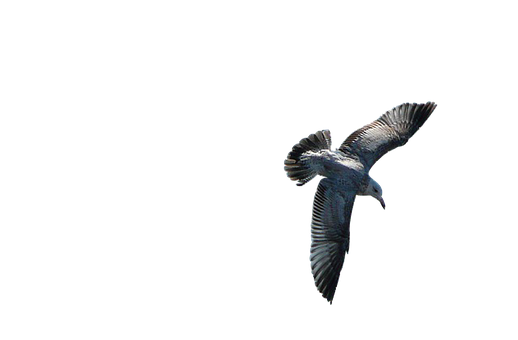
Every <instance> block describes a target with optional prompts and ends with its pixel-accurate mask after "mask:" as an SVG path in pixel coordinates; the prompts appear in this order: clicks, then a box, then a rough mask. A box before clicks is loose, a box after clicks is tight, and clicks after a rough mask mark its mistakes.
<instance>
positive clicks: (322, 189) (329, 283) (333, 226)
mask: <svg viewBox="0 0 518 340" xmlns="http://www.w3.org/2000/svg"><path fill="white" fill-rule="evenodd" d="M355 197H356V192H353V191H351V192H348V191H346V190H344V189H343V187H339V186H338V185H336V184H335V182H334V181H333V180H331V179H328V178H324V179H322V180H321V181H320V183H319V185H318V189H317V192H316V194H315V200H314V203H313V220H312V223H311V256H310V260H311V271H312V273H313V278H314V279H315V285H316V286H317V288H318V290H319V291H320V293H322V296H323V297H324V298H326V299H327V300H328V301H329V302H332V301H333V297H334V294H335V290H336V286H337V284H338V279H339V277H340V271H341V270H342V265H343V262H344V258H345V253H346V252H348V251H349V223H350V220H351V212H352V208H353V204H354V198H355Z"/></svg>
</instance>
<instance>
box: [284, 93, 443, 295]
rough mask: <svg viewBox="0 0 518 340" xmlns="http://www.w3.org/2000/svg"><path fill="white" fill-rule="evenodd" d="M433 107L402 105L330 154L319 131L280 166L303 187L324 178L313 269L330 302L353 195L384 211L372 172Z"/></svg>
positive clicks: (314, 226) (325, 133)
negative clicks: (370, 200) (372, 200)
mask: <svg viewBox="0 0 518 340" xmlns="http://www.w3.org/2000/svg"><path fill="white" fill-rule="evenodd" d="M435 107H436V105H435V104H434V103H426V104H419V105H418V104H402V105H400V106H398V107H396V108H394V109H392V110H391V111H388V112H387V113H385V114H384V115H383V116H381V117H380V118H379V119H377V120H375V121H374V122H372V123H371V124H368V125H366V126H364V127H362V128H361V129H358V130H356V131H355V132H353V133H352V134H351V135H350V136H349V137H348V138H347V139H346V140H345V142H344V143H342V145H341V146H340V148H339V149H338V150H336V151H331V134H330V132H329V130H322V131H318V132H317V133H315V134H312V135H310V136H308V137H307V138H303V139H302V140H301V141H300V142H299V143H298V144H296V145H295V146H293V148H292V151H291V152H290V153H289V154H288V157H287V158H286V160H285V161H284V169H285V170H286V172H287V174H288V177H289V178H290V179H292V180H296V181H298V183H297V185H299V186H300V185H304V184H305V183H307V182H308V181H310V180H311V179H312V178H314V177H315V176H316V175H321V176H324V177H325V178H324V179H322V180H321V181H320V183H319V185H318V189H317V193H316V195H315V200H314V203H313V216H312V223H311V240H312V242H311V256H310V260H311V268H312V273H313V277H314V279H315V284H316V286H317V288H318V290H319V291H320V292H321V293H322V295H323V296H324V297H325V298H326V299H327V300H328V301H329V302H332V300H333V297H334V293H335V289H336V285H337V284H338V278H339V277H340V271H341V269H342V265H343V261H344V257H345V254H346V253H347V252H348V251H349V223H350V219H351V212H352V208H353V204H354V200H355V197H356V195H370V196H373V197H374V198H376V199H377V200H378V201H379V202H380V203H381V205H382V206H383V208H385V202H384V200H383V197H382V190H381V186H380V185H379V184H378V183H377V182H376V181H375V180H373V179H372V178H371V177H370V176H369V171H370V169H371V167H372V166H373V165H374V163H376V161H377V160H378V159H379V158H381V157H382V156H383V155H384V154H386V153H387V152H388V151H390V150H392V149H394V148H396V147H398V146H402V145H404V144H406V142H407V141H408V139H409V138H410V137H412V136H413V135H414V133H415V132H417V130H418V129H419V128H420V127H421V126H422V125H423V124H424V122H425V121H426V120H427V119H428V117H429V116H430V115H431V114H432V112H433V110H434V109H435Z"/></svg>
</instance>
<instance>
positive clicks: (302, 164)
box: [284, 130, 331, 186]
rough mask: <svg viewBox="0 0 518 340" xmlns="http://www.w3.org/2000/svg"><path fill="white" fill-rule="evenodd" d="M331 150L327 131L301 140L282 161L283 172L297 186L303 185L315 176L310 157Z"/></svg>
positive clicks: (329, 136) (315, 172)
mask: <svg viewBox="0 0 518 340" xmlns="http://www.w3.org/2000/svg"><path fill="white" fill-rule="evenodd" d="M330 148H331V133H330V132H329V130H322V131H318V132H317V133H314V134H311V135H309V136H308V137H307V138H302V139H301V140H300V142H298V143H297V144H295V145H294V146H293V148H292V150H291V152H290V153H289V154H288V157H286V160H285V161H284V170H286V172H287V174H288V177H289V178H290V179H291V180H292V181H299V182H298V183H297V185H299V186H300V185H304V184H306V183H307V182H309V181H310V180H311V179H312V178H314V177H315V176H316V175H317V170H316V169H315V167H314V166H312V164H311V157H310V155H311V154H312V153H314V152H318V151H320V150H329V149H330Z"/></svg>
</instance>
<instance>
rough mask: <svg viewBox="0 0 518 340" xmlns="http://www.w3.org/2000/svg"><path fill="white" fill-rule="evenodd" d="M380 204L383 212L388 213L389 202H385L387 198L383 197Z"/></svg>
mask: <svg viewBox="0 0 518 340" xmlns="http://www.w3.org/2000/svg"><path fill="white" fill-rule="evenodd" d="M380 204H381V206H382V207H383V210H385V211H387V202H386V201H385V197H383V198H382V199H381V200H380Z"/></svg>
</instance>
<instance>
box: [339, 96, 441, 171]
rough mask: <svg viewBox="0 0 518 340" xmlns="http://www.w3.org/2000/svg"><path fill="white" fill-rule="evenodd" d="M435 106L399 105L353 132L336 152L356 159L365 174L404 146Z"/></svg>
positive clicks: (430, 104)
mask: <svg viewBox="0 0 518 340" xmlns="http://www.w3.org/2000/svg"><path fill="white" fill-rule="evenodd" d="M436 106H437V105H436V104H435V103H432V102H428V103H426V104H415V103H414V104H409V103H406V104H401V105H399V106H397V107H395V108H393V109H392V110H390V111H387V113H385V114H384V115H383V116H381V117H380V118H378V119H377V120H375V121H374V122H372V123H370V124H368V125H365V126H364V127H362V128H361V129H358V130H356V131H355V132H353V133H352V134H351V135H350V136H349V137H347V139H346V140H345V142H343V143H342V145H341V146H340V148H339V150H340V151H343V152H345V153H348V154H350V155H352V156H353V157H354V156H356V157H358V158H359V161H360V162H362V163H363V165H364V166H365V167H366V170H367V171H368V170H369V169H370V168H371V167H372V166H373V165H374V163H376V162H377V161H378V159H380V158H381V157H382V156H383V155H384V154H386V153H387V152H389V151H390V150H393V149H395V148H397V147H398V146H402V145H405V144H406V142H407V141H408V140H409V139H410V137H412V136H413V135H414V133H416V132H417V130H419V128H420V127H421V126H422V125H423V124H424V122H426V120H427V119H428V117H430V115H431V114H432V112H433V110H435V107H436Z"/></svg>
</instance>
